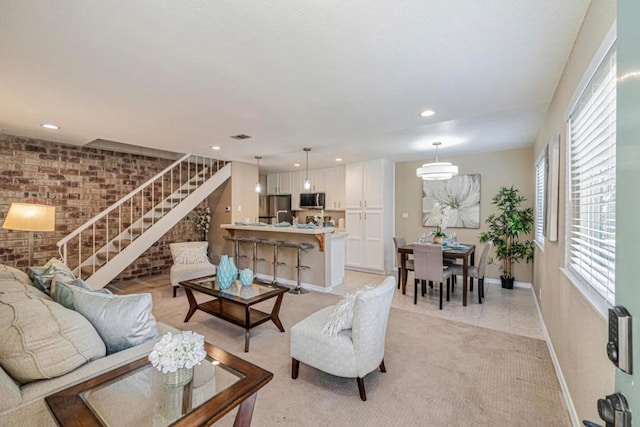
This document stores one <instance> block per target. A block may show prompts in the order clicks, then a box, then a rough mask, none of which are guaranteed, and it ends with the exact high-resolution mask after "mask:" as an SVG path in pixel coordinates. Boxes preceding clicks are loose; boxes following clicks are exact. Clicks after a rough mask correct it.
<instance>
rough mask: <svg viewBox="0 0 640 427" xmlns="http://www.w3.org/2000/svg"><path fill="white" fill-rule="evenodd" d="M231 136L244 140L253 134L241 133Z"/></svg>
mask: <svg viewBox="0 0 640 427" xmlns="http://www.w3.org/2000/svg"><path fill="white" fill-rule="evenodd" d="M231 138H232V139H237V140H238V141H242V140H243V139H249V138H251V136H249V135H245V134H243V133H241V134H240V135H233V136H231Z"/></svg>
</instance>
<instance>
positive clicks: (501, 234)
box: [480, 186, 534, 289]
mask: <svg viewBox="0 0 640 427" xmlns="http://www.w3.org/2000/svg"><path fill="white" fill-rule="evenodd" d="M525 200H526V199H525V198H524V197H523V196H520V195H518V190H517V189H515V188H513V186H512V187H511V188H507V187H502V188H500V191H498V194H496V195H495V196H494V198H493V200H492V202H491V203H493V204H494V205H496V207H497V209H498V211H499V212H498V213H497V214H496V213H493V214H491V215H489V217H488V218H487V220H486V221H485V222H486V223H487V225H488V230H487V231H486V232H484V233H480V241H481V242H489V241H492V242H493V245H494V246H495V251H496V258H498V259H499V260H500V261H501V263H502V265H501V270H502V276H501V277H500V278H501V279H502V287H503V288H508V289H511V288H513V282H514V276H513V264H514V263H516V262H520V261H522V260H525V261H526V262H527V263H528V262H529V261H532V260H533V252H534V246H533V242H532V241H530V240H523V239H522V238H521V237H522V236H526V235H528V234H529V233H530V232H531V227H532V225H533V209H531V208H523V207H522V203H523V202H524V201H525Z"/></svg>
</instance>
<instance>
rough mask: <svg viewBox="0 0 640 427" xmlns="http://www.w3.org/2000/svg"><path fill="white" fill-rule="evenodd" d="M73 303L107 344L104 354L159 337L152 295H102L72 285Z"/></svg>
mask: <svg viewBox="0 0 640 427" xmlns="http://www.w3.org/2000/svg"><path fill="white" fill-rule="evenodd" d="M71 291H72V292H73V305H74V306H75V309H76V311H77V312H78V313H80V314H82V315H83V316H84V317H86V318H87V320H89V322H91V324H92V325H93V327H94V328H95V329H96V331H98V334H99V335H100V338H102V341H104V343H105V344H106V346H107V354H113V353H117V352H119V351H121V350H125V349H127V348H129V347H134V346H136V345H139V344H142V343H143V342H145V341H148V340H150V339H153V338H156V337H157V336H158V326H157V324H156V319H155V317H153V314H152V313H151V309H152V307H153V303H152V300H151V294H148V293H144V294H133V295H113V294H112V295H105V294H101V293H98V292H91V291H87V290H85V289H81V288H79V287H78V286H73V287H71Z"/></svg>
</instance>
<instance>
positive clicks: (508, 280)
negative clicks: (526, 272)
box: [500, 276, 515, 289]
mask: <svg viewBox="0 0 640 427" xmlns="http://www.w3.org/2000/svg"><path fill="white" fill-rule="evenodd" d="M500 280H501V281H502V287H503V288H504V289H513V282H514V280H515V278H514V277H504V276H500Z"/></svg>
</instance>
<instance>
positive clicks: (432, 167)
mask: <svg viewBox="0 0 640 427" xmlns="http://www.w3.org/2000/svg"><path fill="white" fill-rule="evenodd" d="M456 175H458V166H455V165H452V164H451V163H449V162H437V163H426V164H424V165H422V167H419V168H418V169H416V176H418V177H419V178H422V179H423V180H424V181H440V180H445V179H450V178H451V177H452V176H456Z"/></svg>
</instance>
